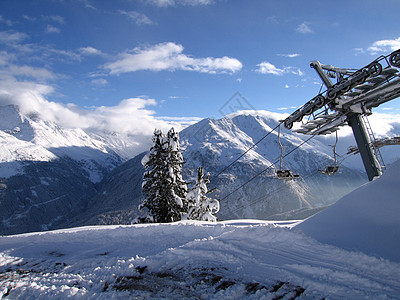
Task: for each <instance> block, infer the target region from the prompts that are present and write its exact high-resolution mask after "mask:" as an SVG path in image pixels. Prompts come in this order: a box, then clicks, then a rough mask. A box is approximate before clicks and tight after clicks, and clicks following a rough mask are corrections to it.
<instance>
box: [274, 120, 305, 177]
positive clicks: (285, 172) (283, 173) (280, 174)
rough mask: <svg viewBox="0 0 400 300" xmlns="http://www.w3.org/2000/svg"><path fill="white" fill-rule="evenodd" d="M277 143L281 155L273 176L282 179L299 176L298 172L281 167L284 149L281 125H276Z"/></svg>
mask: <svg viewBox="0 0 400 300" xmlns="http://www.w3.org/2000/svg"><path fill="white" fill-rule="evenodd" d="M278 143H279V147H280V148H281V157H280V159H279V160H280V163H279V169H277V170H276V173H275V176H274V177H275V178H278V179H282V180H292V179H296V178H299V177H300V175H299V174H293V173H292V172H291V171H290V170H285V169H282V162H283V152H284V150H285V147H284V146H283V145H282V143H281V125H279V127H278Z"/></svg>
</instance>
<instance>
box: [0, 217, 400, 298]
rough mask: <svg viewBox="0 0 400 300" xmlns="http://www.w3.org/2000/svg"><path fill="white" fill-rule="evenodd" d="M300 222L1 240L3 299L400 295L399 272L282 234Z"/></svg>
mask: <svg viewBox="0 0 400 300" xmlns="http://www.w3.org/2000/svg"><path fill="white" fill-rule="evenodd" d="M294 224H295V223H294ZM294 224H293V223H290V222H286V223H282V224H276V225H273V224H271V223H268V222H263V221H257V220H252V221H251V220H243V221H234V222H232V221H231V222H225V223H205V222H190V223H189V222H186V223H184V222H179V223H172V224H161V225H159V224H155V225H133V226H96V227H82V228H74V229H65V230H58V231H51V232H44V233H31V234H23V235H15V236H4V237H0V245H1V246H0V251H1V252H0V298H1V296H2V297H4V298H5V299H48V298H52V299H64V298H67V297H73V298H76V299H125V298H127V297H131V298H133V297H138V298H139V299H149V298H193V299H194V298H196V299H210V298H211V299H220V298H226V299H227V298H229V299H243V298H254V299H262V298H264V299H280V298H279V297H280V296H283V297H282V299H294V298H295V297H297V296H298V297H299V298H300V299H321V298H323V297H328V298H329V299H365V298H367V297H369V298H370V299H388V298H393V299H394V298H398V297H399V295H400V280H399V279H400V264H398V263H394V262H392V261H389V260H384V259H379V258H375V257H372V256H368V255H366V254H363V253H361V252H350V251H346V250H342V249H340V248H337V247H334V246H330V245H327V244H322V243H319V242H317V241H316V240H314V239H312V238H309V237H307V236H305V235H303V234H301V233H299V232H297V231H296V230H291V229H289V228H285V227H292V226H293V225H294ZM135 299H136V298H135Z"/></svg>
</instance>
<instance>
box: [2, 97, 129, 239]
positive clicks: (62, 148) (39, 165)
mask: <svg viewBox="0 0 400 300" xmlns="http://www.w3.org/2000/svg"><path fill="white" fill-rule="evenodd" d="M0 150H1V151H0V181H1V189H0V203H1V210H0V224H1V225H0V234H3V233H17V232H26V231H34V230H41V229H47V228H56V227H57V226H59V225H60V224H61V223H62V222H65V221H66V220H68V219H69V218H70V217H71V216H74V215H76V214H78V213H80V212H81V211H82V210H84V208H86V205H87V203H88V201H89V199H90V198H91V197H93V196H94V195H95V194H96V187H95V183H98V182H99V181H101V180H102V179H103V177H104V176H105V175H106V174H108V173H109V172H110V171H111V170H112V169H114V168H115V167H116V166H118V165H120V164H122V162H123V160H122V158H121V157H120V155H118V154H117V153H116V152H115V151H113V149H112V148H111V147H109V145H108V144H107V143H106V142H105V141H104V140H100V139H96V138H93V137H91V136H89V135H88V134H87V133H85V132H84V131H83V130H80V129H65V128H60V127H59V126H58V125H57V124H55V123H53V122H50V121H43V120H41V119H40V118H38V117H37V116H36V115H29V116H26V115H23V114H21V113H20V111H19V109H18V107H17V106H14V105H8V106H2V107H0Z"/></svg>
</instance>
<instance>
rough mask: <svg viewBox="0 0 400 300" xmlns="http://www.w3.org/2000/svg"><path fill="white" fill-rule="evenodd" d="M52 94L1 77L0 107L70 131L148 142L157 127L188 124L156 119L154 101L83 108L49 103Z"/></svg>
mask: <svg viewBox="0 0 400 300" xmlns="http://www.w3.org/2000/svg"><path fill="white" fill-rule="evenodd" d="M52 92H53V88H52V87H51V86H49V85H44V84H37V83H33V82H27V81H23V82H22V81H17V80H16V79H15V78H12V77H11V76H9V77H0V105H7V104H14V105H18V106H19V107H20V110H21V112H22V113H24V114H29V113H36V114H38V115H39V116H40V118H41V119H43V120H46V121H53V122H56V123H57V124H59V125H60V126H63V127H67V128H81V129H87V130H89V131H90V130H92V131H98V130H101V131H106V132H118V133H121V134H132V135H134V136H136V137H137V138H138V139H140V138H141V137H146V140H147V139H148V137H149V136H151V134H152V133H153V131H154V128H160V129H162V130H168V129H169V128H171V127H172V126H174V127H175V128H176V129H177V130H181V129H182V128H183V127H184V126H186V125H187V124H188V122H189V120H188V119H186V118H185V119H182V120H179V119H174V120H167V119H164V118H157V117H156V116H155V112H154V111H153V110H149V109H148V107H150V106H155V105H156V104H157V102H156V101H155V100H154V99H145V98H139V97H135V98H129V99H125V100H122V101H121V102H119V103H118V104H117V105H115V106H100V107H92V108H88V109H83V108H80V107H78V106H76V105H74V104H67V105H64V104H61V103H57V102H53V101H49V100H47V99H46V97H48V96H49V95H51V93H52ZM193 121H196V118H195V119H193Z"/></svg>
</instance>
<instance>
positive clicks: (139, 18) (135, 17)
mask: <svg viewBox="0 0 400 300" xmlns="http://www.w3.org/2000/svg"><path fill="white" fill-rule="evenodd" d="M120 14H122V15H126V16H128V17H129V18H130V19H131V20H132V21H133V22H135V23H136V24H137V25H139V26H141V25H154V24H155V23H154V22H153V21H152V20H150V19H149V17H147V16H146V15H144V14H141V13H138V12H137V11H124V10H121V11H120Z"/></svg>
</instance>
